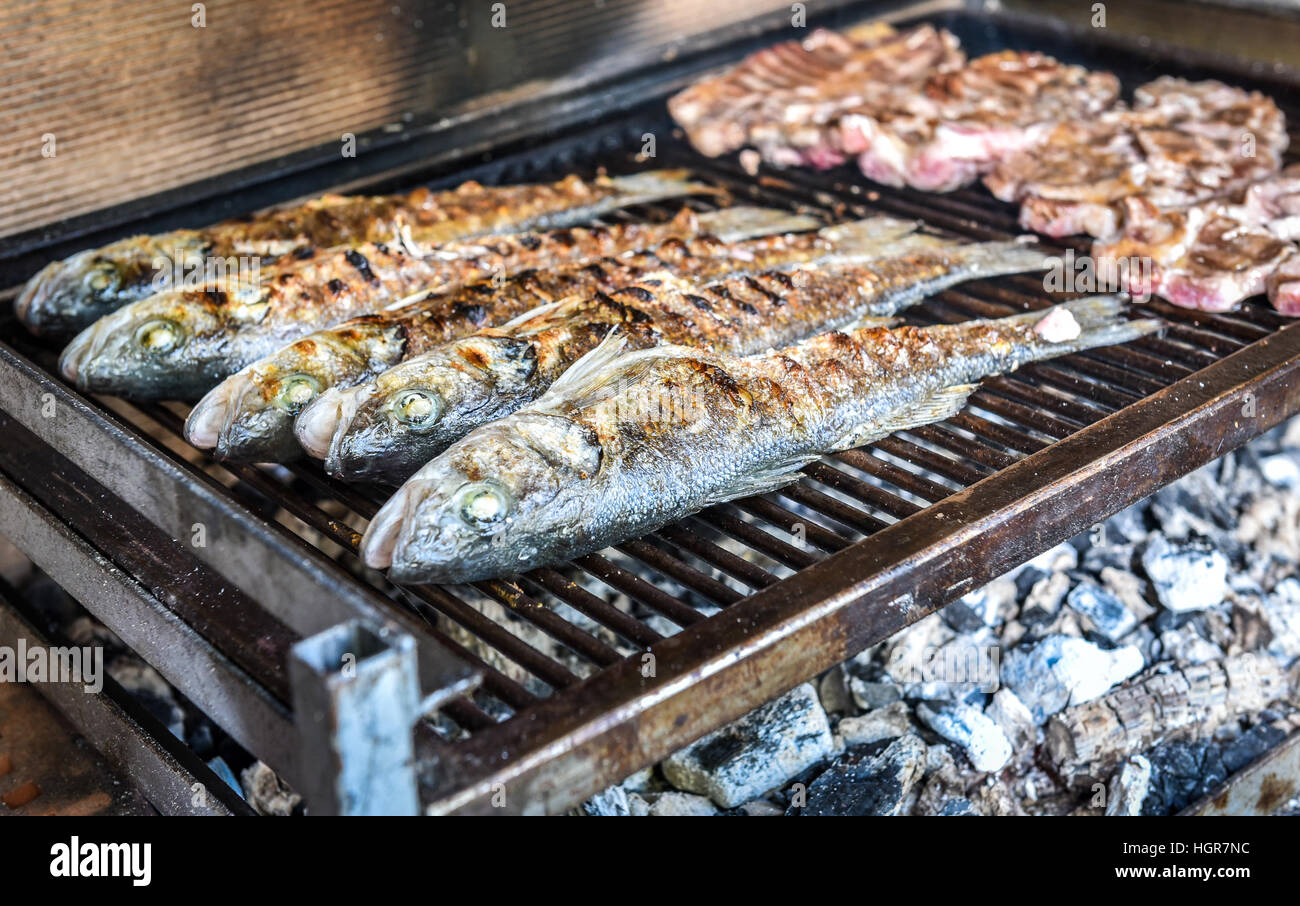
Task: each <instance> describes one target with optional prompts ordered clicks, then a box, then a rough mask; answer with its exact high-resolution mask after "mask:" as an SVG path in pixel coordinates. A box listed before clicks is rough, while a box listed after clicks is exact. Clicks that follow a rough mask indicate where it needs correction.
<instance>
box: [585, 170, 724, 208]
mask: <svg viewBox="0 0 1300 906" xmlns="http://www.w3.org/2000/svg"><path fill="white" fill-rule="evenodd" d="M610 184H611V185H613V186H614V187H615V188H616V189H617V190H618V195H619V197H618V203H619V204H620V205H634V204H648V203H649V202H652V201H662V200H663V199H665V198H679V197H681V196H682V195H724V194H726V190H725V189H721V188H718V187H717V186H711V185H709V184H708V183H703V182H695V181H694V180H692V179H691V171H689V170H649V171H647V172H645V173H633V174H631V175H630V176H616V177H614V178H613V179H611V180H610Z"/></svg>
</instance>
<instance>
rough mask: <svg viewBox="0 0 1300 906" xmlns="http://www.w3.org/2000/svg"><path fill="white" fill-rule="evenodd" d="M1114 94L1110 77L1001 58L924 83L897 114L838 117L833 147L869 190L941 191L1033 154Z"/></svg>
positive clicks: (1040, 60) (1024, 58)
mask: <svg viewBox="0 0 1300 906" xmlns="http://www.w3.org/2000/svg"><path fill="white" fill-rule="evenodd" d="M1118 95H1119V82H1118V80H1117V79H1116V78H1115V77H1114V76H1113V75H1111V74H1110V73H1104V72H1089V71H1088V70H1086V69H1084V68H1082V67H1080V66H1067V65H1065V64H1063V63H1060V62H1058V61H1056V60H1054V59H1052V58H1051V57H1049V56H1046V55H1044V54H1040V53H1030V52H1022V51H1010V50H1008V51H1002V52H1001V53H995V54H989V55H987V56H983V57H979V58H977V59H974V60H971V61H970V62H969V63H968V64H966V65H965V66H963V67H961V68H959V69H956V70H953V71H952V72H947V73H940V74H936V75H934V76H932V77H931V78H930V79H928V80H927V81H926V83H925V85H924V86H923V87H922V88H921V90H920V91H918V92H914V93H908V94H906V95H903V96H902V97H901V98H897V99H896V100H897V101H898V103H897V104H896V105H895V106H892V107H890V106H882V107H880V108H877V109H871V108H869V107H864V108H862V109H861V110H860V111H854V112H850V113H846V114H844V115H843V116H842V117H841V118H840V124H839V148H840V150H841V151H842V152H843V153H845V154H848V155H857V162H858V167H859V168H860V169H861V170H862V172H863V174H864V175H865V176H867V177H869V178H870V179H873V180H875V181H876V182H880V183H884V184H885V185H891V186H911V187H912V188H916V189H921V190H922V191H927V192H949V191H952V190H953V189H958V188H960V187H962V186H964V185H968V184H969V183H971V182H974V181H975V179H977V178H978V177H979V176H980V175H981V174H983V173H987V172H988V171H989V170H990V169H992V168H993V166H994V165H996V164H997V163H998V161H999V160H1001V159H1003V158H1005V157H1007V156H1008V155H1011V154H1014V153H1016V152H1019V151H1022V150H1023V149H1025V148H1028V147H1032V146H1034V145H1036V144H1037V143H1038V142H1040V141H1042V139H1043V138H1044V137H1046V135H1047V134H1048V133H1049V132H1050V131H1051V130H1052V128H1053V127H1054V126H1055V124H1056V123H1058V122H1060V121H1062V120H1065V121H1069V122H1074V121H1079V120H1085V121H1086V120H1088V119H1089V118H1091V117H1093V116H1095V115H1097V114H1098V113H1100V112H1101V111H1104V110H1106V109H1107V108H1108V107H1110V106H1111V105H1112V104H1113V103H1114V102H1115V99H1116V98H1117V97H1118Z"/></svg>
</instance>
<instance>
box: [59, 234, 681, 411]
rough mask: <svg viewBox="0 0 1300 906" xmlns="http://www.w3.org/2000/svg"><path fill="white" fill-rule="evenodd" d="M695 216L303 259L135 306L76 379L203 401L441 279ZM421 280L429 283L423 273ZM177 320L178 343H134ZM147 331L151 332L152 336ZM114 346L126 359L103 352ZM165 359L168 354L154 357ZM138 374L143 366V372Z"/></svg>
mask: <svg viewBox="0 0 1300 906" xmlns="http://www.w3.org/2000/svg"><path fill="white" fill-rule="evenodd" d="M694 229H695V226H694V220H693V219H692V218H680V219H675V220H673V221H672V222H670V223H661V224H643V223H629V224H620V225H617V226H608V227H592V228H580V227H572V228H564V229H559V230H552V231H549V232H544V233H518V234H509V235H503V236H497V237H493V238H492V239H490V240H486V241H482V242H480V241H476V240H470V241H466V242H456V243H443V244H441V245H439V246H436V247H432V249H431V250H430V253H429V255H428V256H427V257H422V258H420V259H419V260H418V267H417V265H416V259H415V256H414V255H411V254H410V253H409V252H408V251H403V250H399V249H397V248H396V247H389V246H385V245H382V244H380V245H375V246H362V247H360V248H352V249H347V250H346V251H331V252H327V253H324V254H323V256H317V255H316V254H315V253H313V254H312V255H311V256H310V257H305V258H303V260H301V261H298V262H296V264H295V266H294V267H293V268H292V269H290V270H288V271H281V272H279V273H277V274H275V275H274V277H272V278H270V279H265V280H262V279H259V280H258V281H257V282H255V283H252V284H243V283H241V282H240V281H239V280H238V279H233V280H227V281H226V282H225V283H224V284H222V285H221V286H213V287H210V288H208V289H204V290H197V291H169V292H164V293H159V294H157V295H155V296H151V297H149V298H148V299H142V300H140V301H139V302H134V303H131V304H130V305H126V306H124V307H122V308H120V309H118V310H117V311H115V312H113V313H112V314H111V315H108V316H106V317H104V318H101V319H100V320H99V321H96V322H95V323H94V324H92V325H91V326H90V327H88V328H86V329H85V330H83V331H82V332H81V333H80V334H78V335H77V336H76V337H75V338H74V339H73V340H72V342H71V343H70V344H69V345H68V346H67V348H66V349H65V350H64V353H63V356H62V358H61V360H60V368H61V369H62V371H63V374H64V376H65V377H66V378H67V379H68V380H70V381H75V382H76V384H77V386H78V387H79V388H80V389H81V390H84V391H87V392H97V393H98V392H102V393H114V394H117V395H120V396H126V397H130V398H133V399H197V398H198V397H199V396H201V395H202V394H203V393H205V392H207V391H208V390H209V389H211V388H212V387H213V386H214V385H215V384H217V383H218V382H220V381H221V380H223V379H224V378H226V377H227V376H229V375H231V374H233V373H235V372H236V371H238V370H239V369H241V368H243V367H244V366H246V365H248V364H250V363H252V362H255V361H257V360H258V359H260V358H262V357H263V356H266V355H268V354H270V353H272V352H274V351H275V350H276V349H278V348H279V347H281V346H283V345H285V344H286V343H289V342H290V341H292V340H295V339H297V338H299V337H301V336H304V335H305V334H309V333H312V332H313V331H315V330H319V329H322V328H328V327H330V326H333V325H335V324H338V323H341V322H343V321H346V320H348V319H350V318H354V317H358V316H360V315H365V314H370V313H372V312H374V311H376V310H378V309H381V308H383V307H384V306H385V305H388V304H392V303H394V302H397V303H401V302H403V301H404V299H405V297H408V296H409V295H410V294H411V292H413V291H414V290H415V289H418V288H421V286H423V285H426V284H428V283H431V282H435V281H436V283H435V285H436V287H437V289H438V290H439V291H450V290H452V289H455V288H456V287H457V286H461V285H463V284H465V283H468V282H471V281H473V280H480V279H485V278H497V277H500V278H505V277H508V276H510V275H511V274H514V273H518V272H520V271H523V270H527V269H530V268H541V267H554V266H560V265H566V264H568V265H574V264H580V263H584V262H589V261H592V260H596V259H599V258H601V257H605V256H607V255H609V254H611V253H614V254H617V253H620V252H622V251H625V250H627V249H630V248H641V247H647V246H653V245H655V244H657V243H659V242H662V241H663V240H665V239H667V238H669V237H672V236H678V235H681V234H682V233H683V232H684V231H691V230H694ZM417 271H418V272H419V273H420V274H421V277H420V278H418V279H417V278H416V277H414V276H413V275H414V274H415V273H416V272H417ZM159 320H162V321H164V322H166V324H165V333H166V335H167V337H168V338H169V339H168V342H167V343H165V344H162V345H161V346H159V347H153V348H150V347H148V346H146V345H144V344H141V343H139V342H135V343H133V342H132V340H133V338H136V339H138V338H139V337H140V336H142V335H143V334H147V333H149V332H150V325H156V324H157V322H158V321H159ZM142 332H143V333H142ZM104 350H111V351H112V353H113V354H114V355H115V356H116V357H115V358H111V359H109V358H105V357H104V356H102V355H99V354H98V353H99V352H101V351H104ZM156 352H162V353H165V355H155V354H152V353H156ZM133 369H134V370H133Z"/></svg>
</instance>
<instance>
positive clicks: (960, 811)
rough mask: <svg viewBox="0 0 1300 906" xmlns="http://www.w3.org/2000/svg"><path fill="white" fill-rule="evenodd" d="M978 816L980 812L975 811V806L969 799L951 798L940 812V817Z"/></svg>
mask: <svg viewBox="0 0 1300 906" xmlns="http://www.w3.org/2000/svg"><path fill="white" fill-rule="evenodd" d="M978 816H979V812H977V811H975V806H973V805H971V804H970V800H969V799H949V800H948V801H947V802H945V803H944V804H943V808H941V809H939V812H938V817H940V818H954V817H978Z"/></svg>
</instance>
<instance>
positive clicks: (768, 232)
mask: <svg viewBox="0 0 1300 906" xmlns="http://www.w3.org/2000/svg"><path fill="white" fill-rule="evenodd" d="M696 222H697V223H698V225H699V230H700V232H701V233H709V234H711V235H713V236H717V237H718V238H719V239H721V240H722V241H723V242H738V241H740V240H742V239H750V238H753V237H755V236H773V235H776V234H777V233H802V232H805V231H807V230H815V229H817V228H818V227H819V226H821V225H822V222H821V221H820V220H818V219H817V218H815V217H810V216H808V215H807V214H795V213H792V212H790V211H782V210H780V209H777V208H760V207H755V206H754V205H738V206H736V207H732V208H723V209H722V210H720V211H708V212H706V213H704V214H700V215H699V217H698V219H697V221H696Z"/></svg>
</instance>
